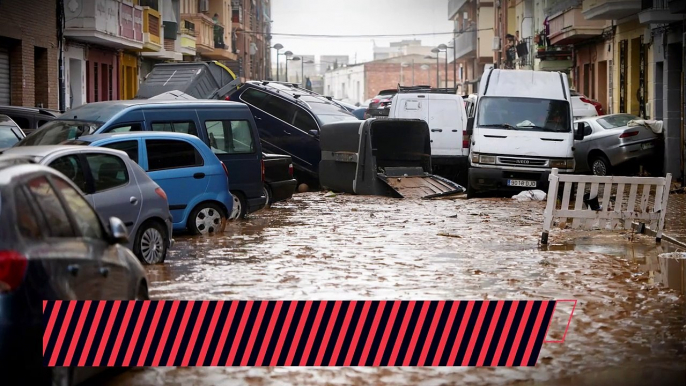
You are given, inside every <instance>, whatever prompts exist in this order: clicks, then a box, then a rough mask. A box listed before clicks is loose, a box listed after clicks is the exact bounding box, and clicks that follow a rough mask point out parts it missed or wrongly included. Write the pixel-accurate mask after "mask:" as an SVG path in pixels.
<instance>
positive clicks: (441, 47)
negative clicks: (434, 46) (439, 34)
mask: <svg viewBox="0 0 686 386" xmlns="http://www.w3.org/2000/svg"><path fill="white" fill-rule="evenodd" d="M431 52H433V51H431ZM438 52H445V69H444V71H445V87H448V46H446V45H445V44H440V45H439V46H438ZM436 56H438V53H437V54H436Z"/></svg>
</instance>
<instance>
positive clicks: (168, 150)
mask: <svg viewBox="0 0 686 386" xmlns="http://www.w3.org/2000/svg"><path fill="white" fill-rule="evenodd" d="M145 147H146V149H147V151H148V171H151V172H152V171H155V170H165V169H177V168H188V167H195V166H202V165H203V164H204V162H203V159H202V156H201V155H200V153H198V151H197V150H196V149H195V147H194V146H193V145H191V144H190V143H188V142H185V141H176V140H172V139H156V140H146V141H145Z"/></svg>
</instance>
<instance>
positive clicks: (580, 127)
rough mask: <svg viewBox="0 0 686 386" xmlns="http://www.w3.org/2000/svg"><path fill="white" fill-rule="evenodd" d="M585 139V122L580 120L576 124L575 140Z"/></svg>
mask: <svg viewBox="0 0 686 386" xmlns="http://www.w3.org/2000/svg"><path fill="white" fill-rule="evenodd" d="M583 139H584V123H583V122H578V123H577V124H576V130H574V140H575V141H581V140H583Z"/></svg>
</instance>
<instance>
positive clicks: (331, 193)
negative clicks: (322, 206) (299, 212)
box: [324, 192, 336, 197]
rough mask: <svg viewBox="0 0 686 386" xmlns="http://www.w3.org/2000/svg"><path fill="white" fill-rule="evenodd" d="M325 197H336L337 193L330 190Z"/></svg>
mask: <svg viewBox="0 0 686 386" xmlns="http://www.w3.org/2000/svg"><path fill="white" fill-rule="evenodd" d="M324 197H336V193H334V192H329V193H326V194H325V195H324Z"/></svg>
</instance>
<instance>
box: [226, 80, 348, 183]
mask: <svg viewBox="0 0 686 386" xmlns="http://www.w3.org/2000/svg"><path fill="white" fill-rule="evenodd" d="M226 97H227V98H228V99H229V100H231V101H234V102H243V103H245V104H247V105H248V106H249V107H250V110H251V111H252V114H253V115H254V118H255V122H256V123H257V127H258V129H259V137H260V139H261V141H262V148H263V149H264V151H265V152H267V153H274V154H286V155H290V156H291V157H292V158H293V165H294V167H295V169H296V170H295V172H296V179H298V180H299V181H301V182H306V183H312V184H314V185H316V184H318V179H319V174H318V171H319V161H320V159H321V150H320V147H319V130H320V127H321V126H322V125H325V124H327V123H332V122H340V121H351V120H357V118H355V116H354V115H352V114H350V113H349V112H348V111H347V110H345V109H344V108H343V107H341V106H340V105H339V104H337V103H336V102H335V101H334V100H333V99H332V98H328V97H324V96H322V95H319V94H316V93H314V92H312V91H309V90H305V89H303V88H300V87H297V86H295V85H292V84H286V83H279V82H252V81H251V82H247V83H244V84H243V85H241V87H240V89H238V90H234V91H231V92H230V93H228V94H227V96H226Z"/></svg>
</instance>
